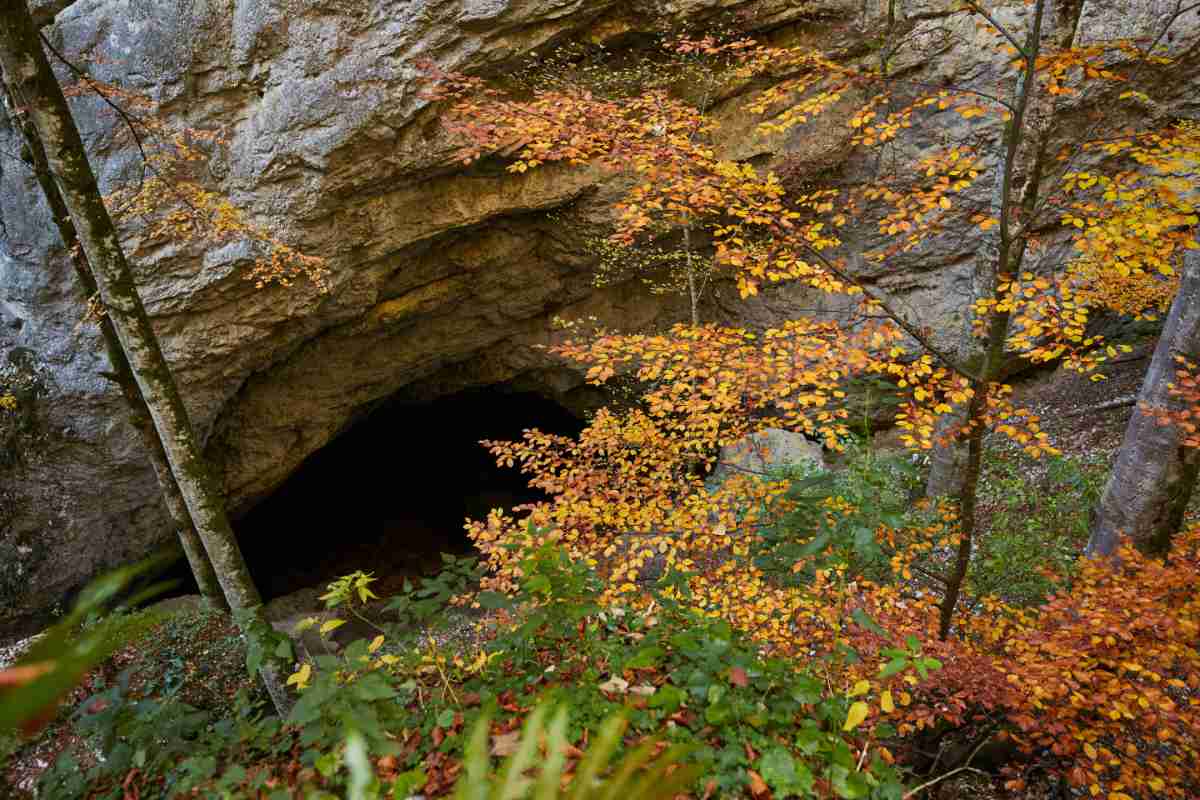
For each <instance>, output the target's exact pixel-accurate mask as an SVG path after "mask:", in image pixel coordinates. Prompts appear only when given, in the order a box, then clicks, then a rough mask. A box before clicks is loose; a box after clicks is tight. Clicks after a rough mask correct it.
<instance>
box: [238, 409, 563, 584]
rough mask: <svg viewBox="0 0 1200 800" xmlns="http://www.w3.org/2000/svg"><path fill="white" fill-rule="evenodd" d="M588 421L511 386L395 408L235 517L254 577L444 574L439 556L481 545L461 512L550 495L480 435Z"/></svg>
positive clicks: (295, 580) (392, 578) (375, 415)
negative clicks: (499, 462)
mask: <svg viewBox="0 0 1200 800" xmlns="http://www.w3.org/2000/svg"><path fill="white" fill-rule="evenodd" d="M583 424H584V423H583V421H582V420H581V419H579V418H578V417H576V416H574V415H572V414H571V413H570V412H568V411H567V410H566V409H565V408H563V407H562V406H560V405H558V404H557V403H555V402H553V401H551V400H548V399H546V398H545V397H542V396H541V395H538V394H533V393H530V392H519V391H513V390H509V389H508V388H507V387H504V386H500V387H489V388H487V389H477V390H470V391H464V392H460V393H458V394H454V395H449V396H446V397H442V398H439V399H437V400H435V401H433V402H430V403H425V404H419V405H418V404H411V403H401V402H390V403H387V404H385V405H384V406H382V407H380V408H377V409H375V410H373V411H372V412H371V413H370V414H368V415H366V416H365V417H364V418H363V419H361V420H359V421H358V422H357V423H356V424H354V425H353V426H352V427H351V428H349V429H348V430H346V431H344V432H343V433H342V434H341V435H339V436H338V437H337V438H336V439H334V440H333V441H332V442H330V443H329V444H328V445H326V446H325V447H323V448H322V449H320V450H318V451H317V452H315V453H313V454H312V455H311V456H309V458H308V459H307V460H306V461H305V462H304V463H303V464H302V465H301V466H300V468H299V469H298V470H296V472H295V473H293V474H292V475H291V476H290V477H289V478H288V479H287V481H285V482H284V483H283V484H282V485H281V486H280V487H279V488H278V489H277V490H275V492H273V493H272V494H271V495H270V496H268V497H266V498H265V499H263V500H262V501H261V502H259V503H258V504H257V505H256V506H255V507H254V508H253V509H251V510H250V511H249V512H248V513H246V514H245V515H244V516H243V517H242V518H241V519H240V520H238V521H237V522H235V524H234V528H235V529H236V531H237V534H238V539H239V541H240V542H241V545H242V550H243V552H244V554H245V557H246V562H247V565H248V566H249V568H250V574H251V575H253V576H254V580H255V581H256V583H257V584H258V587H259V590H260V591H261V592H262V594H263V597H264V599H266V600H270V599H273V598H276V597H279V596H281V595H285V594H289V593H291V592H294V591H297V590H299V589H302V588H306V587H310V586H320V585H324V584H325V583H328V582H329V581H331V580H333V579H334V578H336V577H338V576H340V575H345V574H348V573H350V572H353V571H355V570H358V569H362V570H365V571H370V572H373V573H374V574H375V576H376V577H377V578H378V579H379V582H378V583H377V584H375V586H377V587H378V589H377V594H379V595H380V596H386V594H394V593H395V592H396V591H398V590H399V589H400V587H401V585H402V583H403V580H404V578H412V577H417V576H420V575H428V574H431V573H433V572H436V571H437V569H438V568H439V566H440V565H441V556H440V554H441V553H444V552H445V553H453V554H456V555H461V554H467V553H470V552H472V551H473V548H472V545H471V542H470V540H469V539H468V538H467V535H466V532H465V531H464V530H463V521H464V518H465V517H468V516H470V517H472V518H482V517H483V516H485V515H486V514H487V512H488V510H489V509H491V508H496V507H503V508H510V507H512V506H514V505H519V504H521V503H529V502H535V501H538V500H544V499H546V496H545V495H544V494H543V493H542V492H540V491H538V490H536V489H531V488H529V486H528V485H527V484H526V481H525V479H524V477H523V476H522V475H521V473H520V472H519V471H518V470H517V469H511V468H510V469H506V468H500V467H497V466H496V464H495V462H494V461H493V460H492V457H491V455H490V454H489V453H488V452H487V451H486V450H485V449H484V448H483V447H482V446H480V445H479V440H480V439H516V438H519V437H520V435H521V431H522V430H524V429H526V428H533V427H536V428H540V429H541V430H544V431H547V432H551V433H558V434H569V435H574V434H577V433H579V431H580V430H582V428H583ZM385 593H386V594H385Z"/></svg>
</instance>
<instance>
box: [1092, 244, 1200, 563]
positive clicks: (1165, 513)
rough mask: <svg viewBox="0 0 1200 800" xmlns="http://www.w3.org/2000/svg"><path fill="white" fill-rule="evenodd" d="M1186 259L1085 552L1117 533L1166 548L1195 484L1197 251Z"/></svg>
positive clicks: (1104, 548) (1113, 544)
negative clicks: (1176, 291)
mask: <svg viewBox="0 0 1200 800" xmlns="http://www.w3.org/2000/svg"><path fill="white" fill-rule="evenodd" d="M1184 264H1185V266H1184V268H1183V271H1182V274H1181V276H1180V281H1179V291H1178V293H1177V294H1176V295H1175V300H1174V302H1173V303H1172V304H1171V311H1170V313H1169V314H1168V315H1167V320H1166V323H1165V325H1164V326H1163V331H1162V335H1161V336H1160V337H1159V340H1158V345H1157V346H1156V347H1155V349H1154V356H1153V358H1152V359H1151V361H1150V368H1149V370H1148V371H1147V372H1146V377H1145V380H1144V381H1143V382H1142V389H1141V391H1140V392H1139V393H1138V404H1137V407H1135V408H1134V410H1133V415H1132V416H1131V417H1130V418H1129V424H1128V425H1127V426H1126V428H1125V435H1124V437H1123V438H1122V440H1121V449H1120V450H1119V451H1117V459H1116V463H1115V464H1114V465H1113V469H1112V473H1111V474H1110V475H1109V478H1108V483H1107V484H1106V485H1105V487H1104V494H1103V495H1102V496H1101V498H1100V502H1099V504H1098V505H1097V507H1096V510H1095V516H1094V518H1093V519H1094V521H1093V525H1092V535H1091V539H1090V541H1089V542H1088V548H1087V549H1088V554H1089V555H1101V556H1107V555H1111V554H1112V553H1114V552H1115V551H1116V549H1117V547H1118V545H1119V544H1120V538H1121V535H1122V534H1124V535H1126V536H1129V537H1130V538H1131V539H1133V540H1134V541H1135V542H1137V543H1138V545H1139V546H1140V547H1141V548H1142V549H1144V550H1146V551H1148V552H1151V553H1156V554H1165V553H1166V552H1167V550H1168V549H1169V547H1170V543H1171V537H1172V536H1174V535H1175V533H1176V531H1178V530H1179V527H1180V525H1181V524H1182V523H1183V517H1184V512H1185V511H1186V509H1187V505H1188V501H1189V500H1190V499H1191V497H1192V490H1193V489H1194V488H1195V485H1196V475H1197V473H1198V472H1200V449H1198V447H1200V441H1197V437H1196V434H1195V431H1196V427H1195V423H1194V420H1193V418H1194V416H1195V414H1194V410H1195V409H1196V408H1197V402H1196V401H1197V397H1198V395H1197V391H1196V388H1195V387H1196V384H1195V368H1196V364H1197V362H1200V251H1197V250H1193V251H1191V252H1190V253H1189V256H1188V257H1187V258H1186V259H1185V261H1184ZM1172 378H1177V379H1178V381H1179V383H1176V382H1175V381H1173V380H1172Z"/></svg>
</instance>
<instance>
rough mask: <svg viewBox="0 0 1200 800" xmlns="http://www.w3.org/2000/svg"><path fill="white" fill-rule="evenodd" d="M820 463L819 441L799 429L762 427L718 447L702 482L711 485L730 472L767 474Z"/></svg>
mask: <svg viewBox="0 0 1200 800" xmlns="http://www.w3.org/2000/svg"><path fill="white" fill-rule="evenodd" d="M824 466H825V459H824V456H823V455H822V450H821V445H819V444H817V443H816V442H811V441H809V440H808V439H806V438H805V437H804V435H803V434H800V433H793V432H792V431H785V430H782V429H780V428H766V429H764V430H761V431H759V432H758V433H752V434H750V435H749V436H746V437H744V438H742V439H739V440H738V441H736V442H734V443H733V444H728V445H725V446H724V447H722V448H721V455H720V457H719V458H718V460H717V467H716V469H714V470H713V472H712V475H710V476H709V477H708V480H707V481H706V484H707V485H708V486H709V487H710V488H714V487H717V486H720V485H721V484H722V483H724V482H725V481H726V480H728V479H729V478H730V477H732V476H734V475H739V474H740V475H749V476H751V477H755V478H768V477H770V476H771V475H772V474H775V473H778V472H779V471H781V470H787V469H801V470H805V471H817V470H820V469H823V468H824Z"/></svg>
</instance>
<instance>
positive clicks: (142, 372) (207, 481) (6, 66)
mask: <svg viewBox="0 0 1200 800" xmlns="http://www.w3.org/2000/svg"><path fill="white" fill-rule="evenodd" d="M0 68H2V69H3V71H4V74H5V79H6V81H7V85H8V87H9V92H10V93H11V95H12V97H13V99H14V100H15V101H16V103H17V104H18V107H19V108H20V109H22V111H23V113H24V114H26V115H27V117H28V119H29V123H30V125H31V130H32V131H33V132H35V133H36V135H37V137H38V138H39V139H40V140H41V143H42V147H43V151H44V153H45V155H46V164H47V167H48V169H49V172H50V174H51V175H52V176H53V178H54V183H55V185H56V186H57V187H58V190H59V192H60V193H61V197H62V201H63V205H64V206H65V207H66V210H67V211H68V212H69V214H70V217H71V221H72V224H73V227H74V229H75V233H76V235H77V236H78V240H79V245H80V247H81V249H82V250H83V252H84V253H85V254H86V256H87V261H88V265H89V267H90V268H91V269H92V270H93V274H94V277H95V280H96V285H97V289H98V291H99V296H100V300H101V302H102V304H103V308H104V311H105V313H106V315H107V317H108V319H109V320H110V321H111V323H112V327H113V330H114V332H115V334H116V337H117V339H118V341H119V342H120V345H121V349H122V350H123V352H124V354H125V356H126V358H127V359H128V363H129V367H130V370H131V371H132V373H133V376H134V378H135V380H136V381H137V384H138V388H139V389H140V390H141V395H142V397H143V399H144V401H145V404H146V407H147V409H148V411H149V413H150V416H151V419H152V420H153V422H154V427H155V430H156V431H157V432H158V438H159V441H160V443H161V445H162V448H163V452H164V453H165V455H166V458H167V461H168V463H169V464H170V466H171V473H172V475H173V476H174V478H175V481H176V484H177V485H178V487H179V491H180V494H181V495H182V497H183V500H184V503H185V504H186V506H187V509H188V512H189V513H190V514H191V517H192V521H193V523H194V524H195V526H196V532H197V535H198V536H199V538H200V541H201V542H202V543H203V545H204V550H205V552H206V553H207V555H208V557H209V560H210V561H211V563H212V566H213V569H214V571H215V573H216V576H217V580H218V581H219V582H220V585H221V588H222V591H223V592H224V595H225V598H226V600H227V601H228V602H229V605H230V606H231V607H232V608H233V609H234V610H239V611H245V612H247V613H248V614H249V615H250V616H251V617H252V616H253V615H255V614H259V615H260V614H261V606H262V598H261V596H260V595H259V593H258V590H257V588H256V587H255V585H254V583H253V581H252V580H251V578H250V574H249V572H248V570H247V569H246V564H245V561H244V559H243V558H242V553H241V550H240V548H239V547H238V543H237V539H236V538H235V536H234V533H233V530H232V528H231V527H230V525H229V520H228V518H227V517H226V515H225V508H224V502H223V499H222V497H221V494H220V492H219V491H218V489H217V487H216V485H215V483H214V481H213V478H212V475H211V474H210V472H209V469H208V466H207V464H206V463H205V461H204V457H203V453H202V450H201V447H200V443H199V441H198V439H197V437H196V435H195V432H194V431H193V429H192V426H191V422H190V420H189V418H188V414H187V410H186V408H185V407H184V404H183V400H182V398H181V396H180V394H179V390H178V387H177V386H176V384H175V381H174V378H173V376H172V374H171V369H170V366H169V365H168V364H167V361H166V359H165V358H164V356H163V352H162V349H161V347H160V346H159V342H158V339H157V337H156V335H155V333H154V330H153V328H152V326H151V324H150V318H149V316H148V315H147V313H146V309H145V307H144V306H143V305H142V301H141V297H140V296H139V294H138V290H137V286H136V284H135V282H134V279H133V273H132V270H131V269H130V268H129V264H128V262H127V261H126V259H125V254H124V252H123V250H122V248H121V244H120V240H119V237H118V233H117V230H116V227H115V226H114V224H113V221H112V219H111V217H110V216H109V213H108V209H107V208H106V207H105V205H104V201H103V199H102V197H101V195H100V191H99V188H98V185H97V183H96V178H95V175H94V173H93V172H92V168H91V165H90V164H89V163H88V159H87V154H86V151H85V150H84V147H83V143H82V141H81V140H80V136H79V131H78V129H77V128H76V126H75V121H74V119H73V117H72V115H71V112H70V108H69V107H68V105H67V101H66V97H65V96H64V94H63V91H62V88H61V87H60V85H59V83H58V80H57V78H56V77H55V75H54V73H53V71H52V70H51V68H50V64H49V62H48V61H47V59H46V55H45V52H44V51H43V49H42V42H41V39H40V37H39V35H38V32H37V29H36V28H35V26H34V23H33V20H32V19H31V17H30V15H29V9H28V7H27V6H26V3H25V0H5V1H4V3H3V5H0ZM262 673H263V679H264V683H265V684H266V686H267V689H268V691H269V692H270V694H271V698H272V700H273V701H274V703H275V706H276V708H277V710H279V712H280V713H281V714H282V713H285V712H286V711H287V709H288V707H289V705H290V700H289V697H288V694H287V690H286V687H284V685H283V683H282V682H281V681H280V680H279V678H278V676H277V675H276V674H275V671H274V669H273V668H264V669H263V670H262Z"/></svg>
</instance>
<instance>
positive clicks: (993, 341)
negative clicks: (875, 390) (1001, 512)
mask: <svg viewBox="0 0 1200 800" xmlns="http://www.w3.org/2000/svg"><path fill="white" fill-rule="evenodd" d="M1047 12H1049V13H1047ZM1053 17H1054V8H1053V0H1037V3H1036V5H1035V6H1034V10H1033V20H1032V21H1031V24H1030V26H1029V33H1028V35H1027V36H1026V38H1025V45H1024V48H1023V49H1024V60H1023V64H1022V67H1021V73H1020V74H1019V76H1018V78H1017V87H1016V91H1015V92H1014V93H1013V94H1014V100H1015V103H1014V105H1015V109H1014V112H1013V115H1012V119H1010V120H1009V121H1008V125H1007V126H1006V127H1005V131H1004V139H1003V144H1004V153H1003V155H1002V157H1001V161H1000V172H999V175H998V180H997V183H996V190H995V197H994V198H993V201H992V207H993V209H994V213H996V214H997V216H998V217H999V225H998V226H997V227H998V231H997V236H996V245H995V249H994V250H991V249H990V248H989V252H987V253H986V256H985V261H984V262H983V263H981V264H980V270H981V272H982V274H981V275H979V276H978V277H981V278H982V279H983V282H984V284H985V292H984V296H995V292H996V286H997V283H998V281H999V280H1000V278H1001V276H1016V275H1017V274H1019V273H1020V271H1021V266H1022V264H1023V262H1024V259H1025V253H1026V250H1027V249H1028V233H1027V228H1024V227H1021V228H1019V229H1017V230H1014V228H1015V226H1016V225H1017V223H1015V222H1014V216H1015V214H1014V212H1015V211H1017V210H1020V211H1021V212H1022V213H1021V215H1020V219H1021V223H1020V224H1021V225H1022V226H1026V225H1028V224H1029V222H1030V220H1031V216H1032V212H1033V210H1034V209H1035V208H1036V206H1037V198H1038V189H1039V187H1040V184H1041V179H1042V171H1043V167H1044V163H1045V152H1046V145H1047V139H1048V136H1047V134H1048V130H1049V126H1050V116H1051V114H1052V111H1053V107H1052V106H1050V107H1047V108H1040V107H1039V103H1038V99H1039V98H1038V87H1037V73H1036V64H1037V58H1038V54H1039V52H1040V50H1041V46H1042V38H1043V31H1042V27H1043V22H1044V21H1045V20H1046V19H1050V20H1051V27H1053V25H1054V20H1053ZM1072 30H1073V27H1072ZM1019 182H1022V185H1018V183H1019ZM1010 318H1011V313H1010V312H1009V311H996V310H992V311H990V312H989V314H988V320H987V333H986V336H985V339H984V344H983V357H982V363H981V365H980V367H979V373H978V374H979V377H978V380H975V381H973V382H972V384H973V385H972V388H973V389H974V396H973V397H972V398H971V401H970V404H969V405H968V406H967V409H966V413H965V417H966V430H965V434H964V435H962V436H961V437H960V440H965V443H966V448H967V456H966V459H965V462H966V469H965V470H964V471H963V476H962V483H961V484H960V486H959V491H958V507H959V520H960V539H959V546H958V552H957V553H956V555H955V561H954V568H953V571H952V572H951V573H950V575H949V576H947V579H946V592H945V594H944V595H943V596H942V604H941V607H940V609H939V611H940V614H939V621H938V634H939V636H940V637H941V638H942V639H945V638H946V637H948V636H949V635H950V628H951V626H952V625H953V622H954V609H955V607H956V606H957V605H958V599H959V597H960V595H961V594H962V588H963V584H964V583H965V581H966V577H967V571H968V568H969V566H970V563H971V552H972V549H973V548H974V543H975V536H976V534H977V532H978V529H979V521H978V519H977V518H976V517H977V516H978V497H979V478H980V475H981V473H982V471H983V437H984V436H985V435H986V433H987V429H986V425H985V417H986V414H987V393H988V392H989V391H990V389H991V387H992V385H993V384H995V383H996V382H997V381H999V380H1000V379H1001V377H1002V375H1003V374H1004V369H1005V363H1004V362H1005V345H1006V343H1007V341H1008V326H1009V322H1010Z"/></svg>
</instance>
